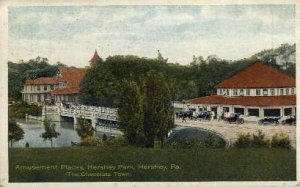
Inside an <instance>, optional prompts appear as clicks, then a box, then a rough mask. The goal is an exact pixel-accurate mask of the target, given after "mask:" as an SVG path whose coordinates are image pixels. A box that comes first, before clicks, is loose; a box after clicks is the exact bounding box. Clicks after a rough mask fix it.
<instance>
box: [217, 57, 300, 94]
mask: <svg viewBox="0 0 300 187" xmlns="http://www.w3.org/2000/svg"><path fill="white" fill-rule="evenodd" d="M295 86H296V82H295V79H294V78H293V77H290V76H288V75H286V74H284V73H282V72H280V71H278V70H276V69H273V68H271V67H269V66H267V65H264V64H262V63H260V62H256V63H254V64H252V65H250V66H249V67H247V68H246V69H244V70H242V71H240V72H239V73H236V74H235V75H233V76H231V77H230V78H228V79H226V80H224V81H223V82H221V83H219V84H218V85H217V86H216V88H282V87H295Z"/></svg>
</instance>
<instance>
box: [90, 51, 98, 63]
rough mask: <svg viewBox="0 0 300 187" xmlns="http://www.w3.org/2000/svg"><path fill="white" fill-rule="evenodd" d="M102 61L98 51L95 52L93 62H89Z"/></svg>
mask: <svg viewBox="0 0 300 187" xmlns="http://www.w3.org/2000/svg"><path fill="white" fill-rule="evenodd" d="M100 59H101V58H100V56H99V55H98V53H97V51H96V50H95V53H94V56H93V57H92V58H91V60H90V61H89V62H91V63H95V62H97V61H98V60H100Z"/></svg>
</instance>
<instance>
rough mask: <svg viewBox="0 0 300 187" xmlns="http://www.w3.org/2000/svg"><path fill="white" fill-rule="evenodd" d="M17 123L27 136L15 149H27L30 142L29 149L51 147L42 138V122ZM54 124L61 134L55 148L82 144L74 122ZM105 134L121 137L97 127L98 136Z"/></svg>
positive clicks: (15, 144) (115, 131)
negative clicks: (74, 143) (26, 145)
mask: <svg viewBox="0 0 300 187" xmlns="http://www.w3.org/2000/svg"><path fill="white" fill-rule="evenodd" d="M17 123H18V125H20V127H21V128H22V129H23V130H24V132H25V134H24V138H23V139H22V140H20V141H18V142H14V143H13V147H25V144H26V142H28V144H29V147H51V142H50V141H49V140H47V141H44V140H43V138H42V137H40V135H41V134H42V133H43V132H44V126H43V124H42V122H41V121H35V120H27V121H25V119H24V120H23V119H18V120H17ZM53 123H54V124H55V125H56V126H55V128H56V131H57V132H59V133H60V136H58V138H53V140H52V141H53V147H69V146H71V142H80V137H79V136H78V135H77V132H76V131H75V129H74V124H73V122H67V121H62V122H51V124H53ZM103 134H106V135H107V136H110V135H115V136H116V135H120V134H121V132H120V131H118V130H114V129H110V128H108V127H101V126H97V127H96V135H97V136H99V137H102V136H103ZM9 146H10V144H9Z"/></svg>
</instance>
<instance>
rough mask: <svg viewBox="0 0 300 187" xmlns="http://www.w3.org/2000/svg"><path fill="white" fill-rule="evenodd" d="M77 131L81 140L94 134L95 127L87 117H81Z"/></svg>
mask: <svg viewBox="0 0 300 187" xmlns="http://www.w3.org/2000/svg"><path fill="white" fill-rule="evenodd" d="M76 131H77V134H78V136H79V137H80V138H81V140H84V139H85V138H87V137H90V136H93V135H94V132H95V129H94V128H93V126H92V125H91V123H89V122H88V121H87V120H86V119H83V118H79V119H78V122H77V124H76Z"/></svg>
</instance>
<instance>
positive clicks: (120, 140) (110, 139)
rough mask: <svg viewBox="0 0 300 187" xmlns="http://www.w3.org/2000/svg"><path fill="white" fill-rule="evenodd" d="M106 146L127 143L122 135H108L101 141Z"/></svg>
mask: <svg viewBox="0 0 300 187" xmlns="http://www.w3.org/2000/svg"><path fill="white" fill-rule="evenodd" d="M103 143H104V144H105V145H107V146H128V145H129V143H128V141H127V139H126V138H125V137H124V136H119V137H115V136H109V137H107V139H106V140H105V141H104V142H103Z"/></svg>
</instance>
